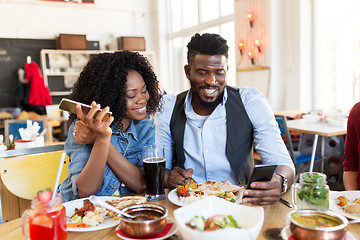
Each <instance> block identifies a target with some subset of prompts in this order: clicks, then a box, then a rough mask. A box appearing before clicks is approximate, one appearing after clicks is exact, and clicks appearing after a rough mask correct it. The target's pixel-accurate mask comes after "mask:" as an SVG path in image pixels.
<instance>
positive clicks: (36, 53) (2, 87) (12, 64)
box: [0, 38, 55, 107]
mask: <svg viewBox="0 0 360 240" xmlns="http://www.w3.org/2000/svg"><path fill="white" fill-rule="evenodd" d="M43 48H46V49H55V40H54V39H17V38H0V107H19V106H20V83H19V79H18V75H17V71H18V69H19V68H24V66H25V63H26V57H27V56H31V60H32V61H34V62H36V63H37V64H38V65H39V66H40V50H41V49H43Z"/></svg>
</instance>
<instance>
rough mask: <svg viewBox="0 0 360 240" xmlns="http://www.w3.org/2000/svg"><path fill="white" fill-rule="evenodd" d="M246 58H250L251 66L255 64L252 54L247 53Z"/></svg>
mask: <svg viewBox="0 0 360 240" xmlns="http://www.w3.org/2000/svg"><path fill="white" fill-rule="evenodd" d="M248 56H249V58H250V60H251V64H253V65H254V64H255V60H254V56H253V54H252V52H248Z"/></svg>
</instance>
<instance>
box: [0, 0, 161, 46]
mask: <svg viewBox="0 0 360 240" xmlns="http://www.w3.org/2000/svg"><path fill="white" fill-rule="evenodd" d="M152 2H153V1H152V0H131V1H128V0H96V1H95V4H76V3H64V2H50V1H42V0H0V38H35V39H52V38H54V37H55V36H56V35H58V34H59V33H69V34H86V36H87V39H88V40H92V41H97V40H99V41H100V46H101V49H105V45H106V44H108V43H109V42H110V40H111V37H119V36H144V37H145V40H146V48H147V50H155V48H157V40H154V39H156V38H154V37H153V36H156V34H153V31H154V29H155V30H156V24H153V21H154V19H156V18H155V17H154V15H156V12H154V10H156V8H154V7H153V6H152Z"/></svg>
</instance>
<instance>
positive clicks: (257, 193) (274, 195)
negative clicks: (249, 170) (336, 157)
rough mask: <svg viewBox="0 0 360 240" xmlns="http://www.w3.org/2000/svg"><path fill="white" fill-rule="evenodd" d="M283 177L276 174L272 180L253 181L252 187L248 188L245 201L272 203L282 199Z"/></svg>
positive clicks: (259, 203) (260, 203)
mask: <svg viewBox="0 0 360 240" xmlns="http://www.w3.org/2000/svg"><path fill="white" fill-rule="evenodd" d="M281 184H282V179H281V177H280V176H279V175H277V174H274V176H273V177H272V179H271V181H268V182H253V183H251V185H250V186H251V188H252V189H246V190H245V192H244V198H243V202H245V203H251V204H256V205H271V204H274V203H275V202H277V201H279V200H280V196H281Z"/></svg>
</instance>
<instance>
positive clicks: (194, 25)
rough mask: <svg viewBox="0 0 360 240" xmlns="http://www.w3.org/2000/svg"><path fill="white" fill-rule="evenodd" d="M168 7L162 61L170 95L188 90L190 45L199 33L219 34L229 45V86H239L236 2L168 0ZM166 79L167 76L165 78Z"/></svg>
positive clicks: (165, 84)
mask: <svg viewBox="0 0 360 240" xmlns="http://www.w3.org/2000/svg"><path fill="white" fill-rule="evenodd" d="M165 2H166V4H167V5H166V8H167V11H168V13H167V17H166V19H167V21H166V22H167V24H168V26H167V31H166V33H165V35H166V42H167V46H168V49H167V54H166V55H167V56H166V58H167V59H168V61H165V62H164V61H162V68H164V66H165V67H166V68H167V69H166V72H167V73H166V75H167V76H168V77H167V78H166V79H168V80H167V81H166V80H163V83H162V86H163V87H164V89H165V90H166V91H167V92H170V93H174V94H177V93H179V92H181V91H183V90H186V89H188V87H189V85H188V80H187V79H186V77H185V73H184V70H183V66H184V65H185V64H186V63H187V60H186V53H187V48H186V45H187V43H188V42H189V41H190V38H191V36H193V35H194V34H195V33H197V32H199V33H217V34H220V35H221V36H222V37H223V38H225V39H226V40H227V43H228V46H229V63H228V64H229V73H228V83H229V85H235V73H236V66H235V51H234V49H235V32H234V1H233V0H165ZM163 79H164V77H163Z"/></svg>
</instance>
